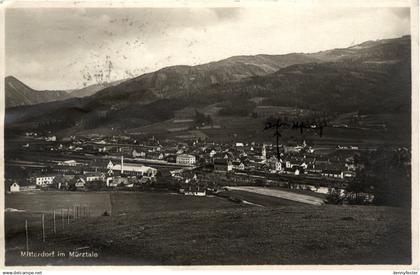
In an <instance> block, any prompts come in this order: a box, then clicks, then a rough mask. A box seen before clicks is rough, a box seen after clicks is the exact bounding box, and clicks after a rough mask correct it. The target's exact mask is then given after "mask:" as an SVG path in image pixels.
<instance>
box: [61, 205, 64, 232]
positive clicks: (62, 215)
mask: <svg viewBox="0 0 420 275" xmlns="http://www.w3.org/2000/svg"><path fill="white" fill-rule="evenodd" d="M61 228H62V229H63V231H64V213H63V208H61Z"/></svg>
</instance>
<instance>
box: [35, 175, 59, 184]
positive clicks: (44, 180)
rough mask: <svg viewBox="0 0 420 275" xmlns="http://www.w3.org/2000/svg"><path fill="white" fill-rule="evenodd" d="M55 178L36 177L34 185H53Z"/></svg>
mask: <svg viewBox="0 0 420 275" xmlns="http://www.w3.org/2000/svg"><path fill="white" fill-rule="evenodd" d="M54 178H55V176H54V175H43V176H38V177H36V185H38V186H47V185H51V184H52V183H53V180H54Z"/></svg>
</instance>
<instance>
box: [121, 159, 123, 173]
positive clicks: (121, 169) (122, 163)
mask: <svg viewBox="0 0 420 275" xmlns="http://www.w3.org/2000/svg"><path fill="white" fill-rule="evenodd" d="M123 173H124V156H121V174H123Z"/></svg>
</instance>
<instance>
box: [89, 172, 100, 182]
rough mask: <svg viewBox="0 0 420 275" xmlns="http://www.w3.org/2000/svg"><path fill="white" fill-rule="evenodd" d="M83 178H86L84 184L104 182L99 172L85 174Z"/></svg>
mask: <svg viewBox="0 0 420 275" xmlns="http://www.w3.org/2000/svg"><path fill="white" fill-rule="evenodd" d="M85 177H86V182H91V181H97V180H100V181H103V180H105V175H104V174H103V173H100V172H92V173H85Z"/></svg>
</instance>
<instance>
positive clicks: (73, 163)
mask: <svg viewBox="0 0 420 275" xmlns="http://www.w3.org/2000/svg"><path fill="white" fill-rule="evenodd" d="M78 164H79V163H77V161H75V160H65V161H59V162H58V164H57V165H60V166H72V167H74V166H76V165H78Z"/></svg>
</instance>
